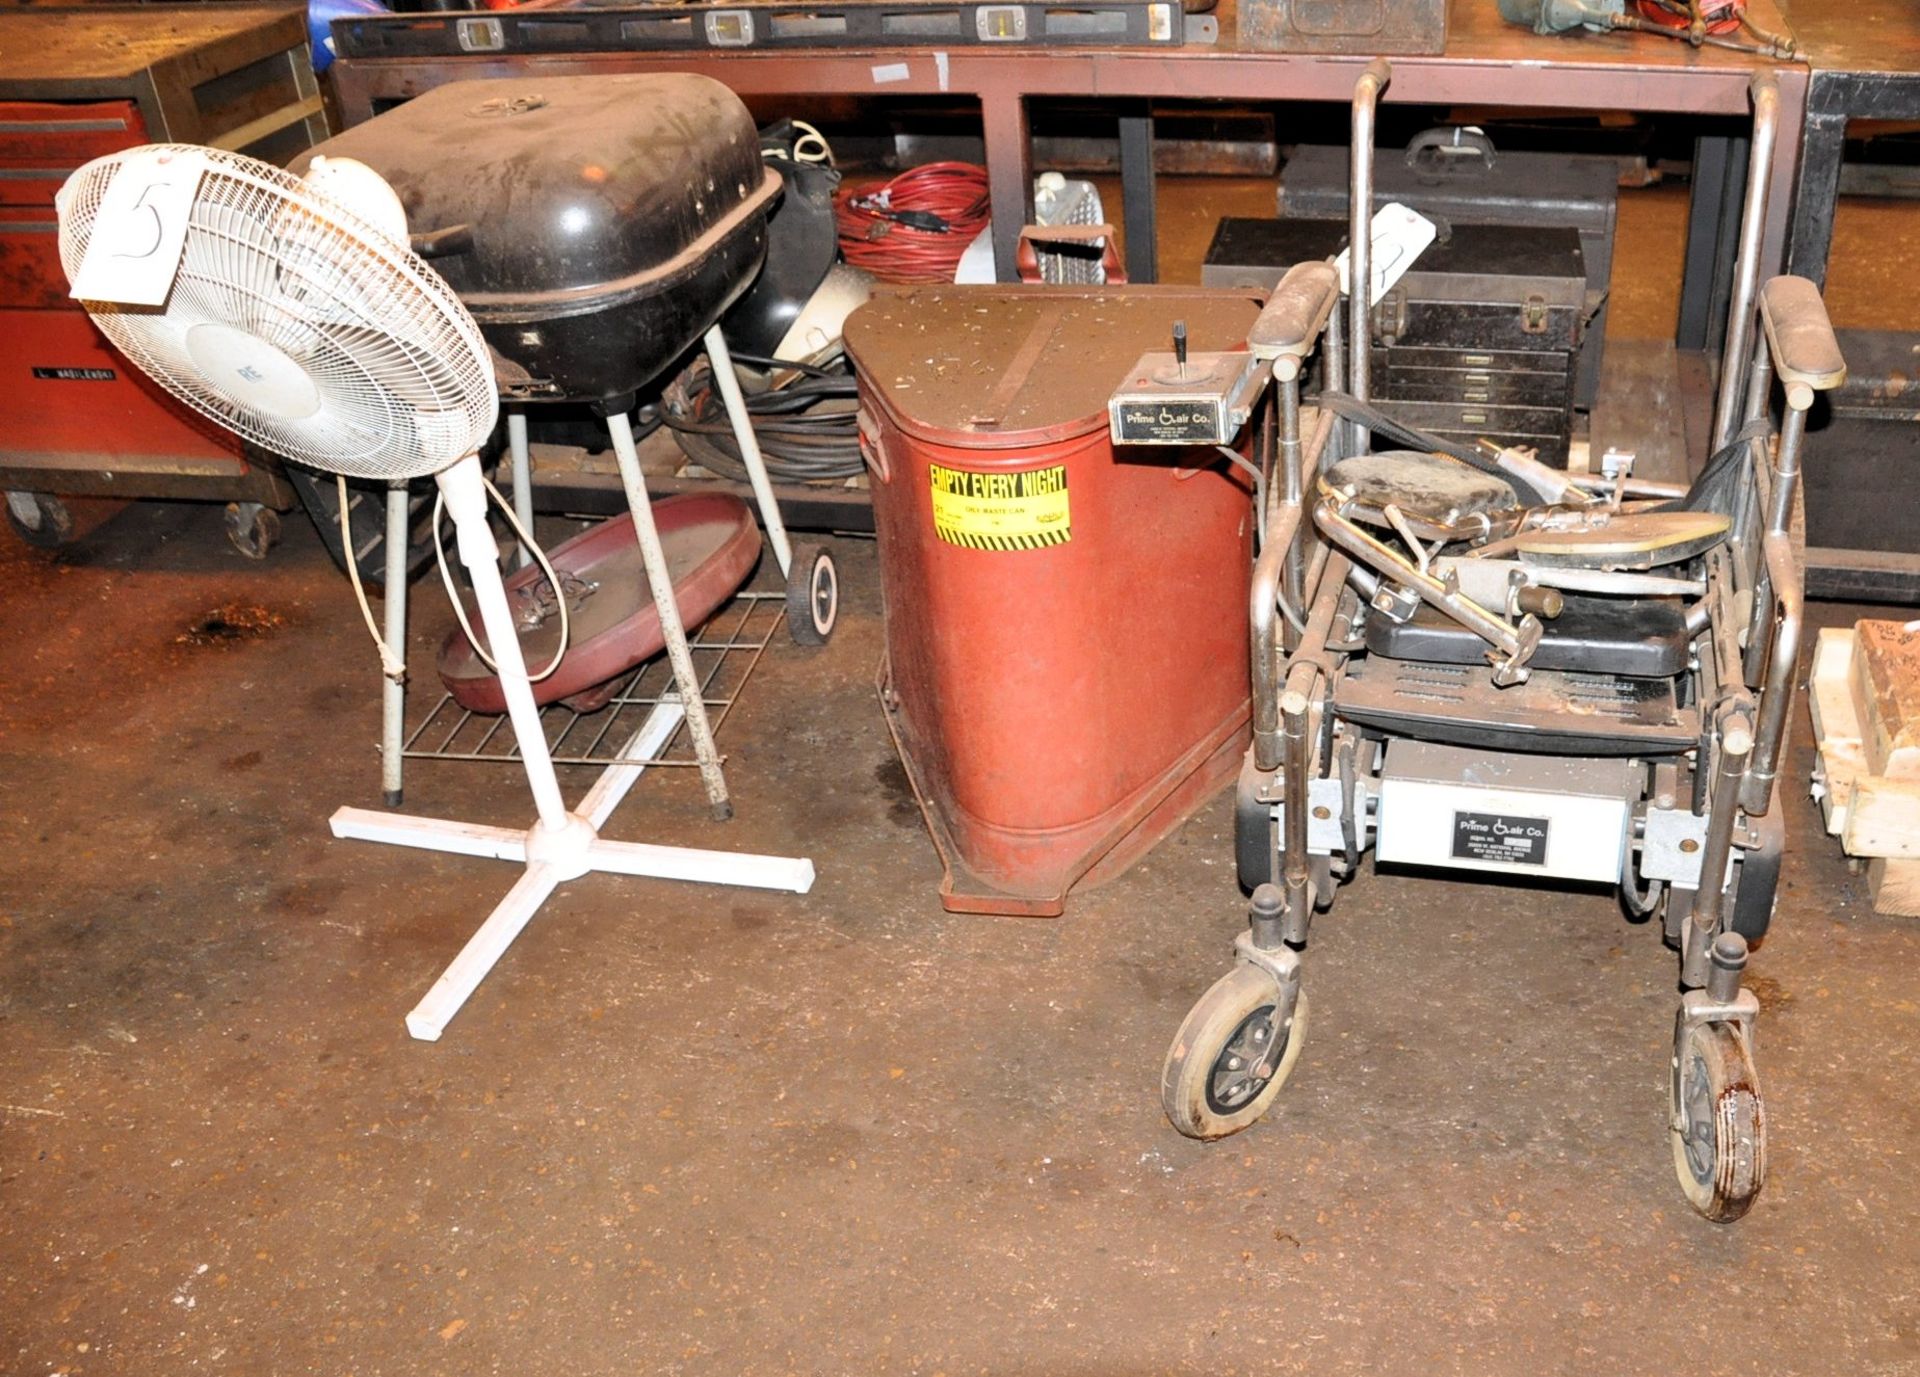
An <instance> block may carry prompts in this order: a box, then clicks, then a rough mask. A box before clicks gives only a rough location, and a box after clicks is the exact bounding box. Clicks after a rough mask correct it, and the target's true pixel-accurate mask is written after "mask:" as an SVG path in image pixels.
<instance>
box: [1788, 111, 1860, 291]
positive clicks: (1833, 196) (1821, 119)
mask: <svg viewBox="0 0 1920 1377" xmlns="http://www.w3.org/2000/svg"><path fill="white" fill-rule="evenodd" d="M1846 146H1847V117H1846V116H1845V115H1843V114H1825V113H1820V114H1816V113H1814V112H1812V111H1808V112H1807V123H1806V128H1805V130H1804V131H1803V133H1802V135H1801V141H1800V184H1799V186H1798V188H1797V189H1796V190H1795V193H1794V199H1793V234H1792V237H1791V238H1790V239H1789V240H1788V241H1787V271H1788V272H1791V273H1797V274H1799V275H1800V276H1801V277H1805V278H1810V279H1812V280H1813V282H1814V283H1815V284H1816V285H1819V286H1824V285H1825V284H1826V280H1827V255H1828V254H1829V253H1830V252H1831V251H1832V249H1833V211H1834V203H1835V202H1836V201H1838V200H1839V199H1840V164H1841V161H1842V159H1843V158H1844V156H1845V154H1846Z"/></svg>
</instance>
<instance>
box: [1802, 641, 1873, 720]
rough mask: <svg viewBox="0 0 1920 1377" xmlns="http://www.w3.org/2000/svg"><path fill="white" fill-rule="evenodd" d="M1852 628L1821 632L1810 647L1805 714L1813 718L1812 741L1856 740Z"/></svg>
mask: <svg viewBox="0 0 1920 1377" xmlns="http://www.w3.org/2000/svg"><path fill="white" fill-rule="evenodd" d="M1852 682H1853V628H1851V627H1844V626H1830V627H1826V628H1823V629H1822V630H1821V632H1820V635H1819V636H1818V638H1816V639H1815V641H1814V643H1813V664H1812V667H1811V672H1810V673H1809V674H1808V675H1807V688H1808V690H1809V692H1808V693H1807V711H1808V712H1809V713H1811V714H1812V715H1813V737H1814V740H1815V741H1818V742H1820V743H1822V744H1824V743H1825V742H1826V741H1827V740H1828V739H1829V738H1844V739H1849V740H1853V741H1858V740H1859V739H1860V716H1859V714H1858V713H1856V712H1855V711H1854V709H1853V690H1852V687H1851V686H1852Z"/></svg>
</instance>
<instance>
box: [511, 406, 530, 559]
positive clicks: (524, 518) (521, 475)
mask: <svg viewBox="0 0 1920 1377" xmlns="http://www.w3.org/2000/svg"><path fill="white" fill-rule="evenodd" d="M507 451H508V453H509V454H510V455H511V456H512V459H513V514H514V516H515V517H516V518H517V519H518V520H519V522H520V529H521V530H523V531H525V532H526V533H527V538H528V539H529V540H531V539H532V538H533V452H532V451H531V450H529V449H528V448H527V413H526V412H524V411H509V412H508V413H507ZM515 563H516V564H517V565H518V566H519V567H520V568H522V569H524V568H526V567H527V566H528V565H529V564H531V563H533V551H532V550H530V549H528V548H527V546H526V544H525V543H524V542H522V544H521V546H520V553H519V554H518V555H517V556H515Z"/></svg>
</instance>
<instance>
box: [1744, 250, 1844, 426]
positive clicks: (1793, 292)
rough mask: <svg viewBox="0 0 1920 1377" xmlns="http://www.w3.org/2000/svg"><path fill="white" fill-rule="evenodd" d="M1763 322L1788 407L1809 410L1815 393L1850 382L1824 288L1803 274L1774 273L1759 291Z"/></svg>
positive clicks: (1768, 346)
mask: <svg viewBox="0 0 1920 1377" xmlns="http://www.w3.org/2000/svg"><path fill="white" fill-rule="evenodd" d="M1760 323H1761V325H1762V327H1763V328H1764V329H1765V330H1766V334H1767V350H1768V352H1769V353H1770V354H1771V355H1772V356H1773V371H1774V373H1775V374H1776V375H1777V376H1778V377H1779V379H1780V382H1781V384H1782V386H1783V387H1784V389H1785V391H1786V394H1787V405H1788V406H1790V407H1792V408H1793V409H1794V410H1795V411H1805V410H1806V409H1807V408H1808V407H1810V406H1812V405H1813V394H1814V393H1816V392H1825V391H1828V390H1829V389H1831V388H1835V387H1838V386H1840V384H1841V383H1843V382H1845V381H1846V380H1847V361H1846V360H1845V359H1844V358H1842V357H1841V355H1840V342H1839V341H1838V340H1837V339H1835V338H1834V334H1833V325H1832V323H1831V322H1830V321H1829V320H1828V319H1827V305H1826V302H1824V301H1822V300H1821V299H1820V289H1819V288H1818V287H1816V286H1814V285H1813V283H1811V282H1809V281H1808V280H1807V279H1806V278H1804V277H1776V278H1773V279H1771V280H1770V281H1769V282H1768V283H1767V285H1766V286H1764V287H1762V288H1761V289H1760Z"/></svg>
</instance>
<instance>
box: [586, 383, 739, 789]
mask: <svg viewBox="0 0 1920 1377" xmlns="http://www.w3.org/2000/svg"><path fill="white" fill-rule="evenodd" d="M729 367H731V364H729ZM607 429H608V431H609V432H610V433H611V434H612V436H613V452H614V455H615V457H616V458H617V459H618V460H619V461H620V481H621V483H622V484H623V485H624V486H625V487H626V490H627V505H628V506H629V507H630V508H632V509H633V533H634V535H635V536H636V537H638V539H639V541H640V558H641V560H642V561H643V562H644V563H645V564H646V567H647V582H648V583H649V584H651V585H652V586H653V605H654V606H655V607H656V608H658V609H659V611H660V630H661V633H662V634H663V635H664V636H665V637H666V641H667V659H668V661H669V662H670V663H671V664H672V665H673V681H674V683H675V684H676V685H678V686H679V689H680V700H681V705H682V706H683V707H685V709H686V712H687V730H688V732H689V733H691V734H692V736H693V753H694V755H695V756H697V757H698V758H699V761H700V782H701V783H703V784H705V785H706V786H707V802H708V804H709V805H710V806H711V807H712V809H713V815H714V817H716V818H719V819H721V820H722V821H724V820H725V819H727V818H730V817H732V816H733V804H732V803H731V802H730V801H729V800H728V798H727V777H726V775H725V774H723V773H722V772H721V769H720V751H719V749H718V748H717V747H716V746H715V745H714V744H713V727H712V725H711V724H710V723H709V722H708V721H707V705H706V702H705V700H703V699H702V698H701V696H700V676H699V675H697V674H695V673H694V669H693V652H692V651H691V650H689V649H688V648H687V628H686V626H685V624H684V623H682V622H681V620H680V604H679V602H678V601H677V600H676V599H675V598H674V596H673V579H672V577H671V576H670V575H669V573H668V571H667V552H666V551H665V550H664V549H662V548H661V545H660V531H659V529H658V528H657V527H656V526H655V525H654V524H653V500H652V498H650V497H649V496H648V495H647V478H646V475H645V474H643V473H642V472H640V454H639V451H638V450H636V449H635V448H634V445H633V424H632V423H631V422H630V421H628V420H627V414H626V413H625V412H624V411H616V412H614V413H613V414H612V415H611V416H609V417H607Z"/></svg>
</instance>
